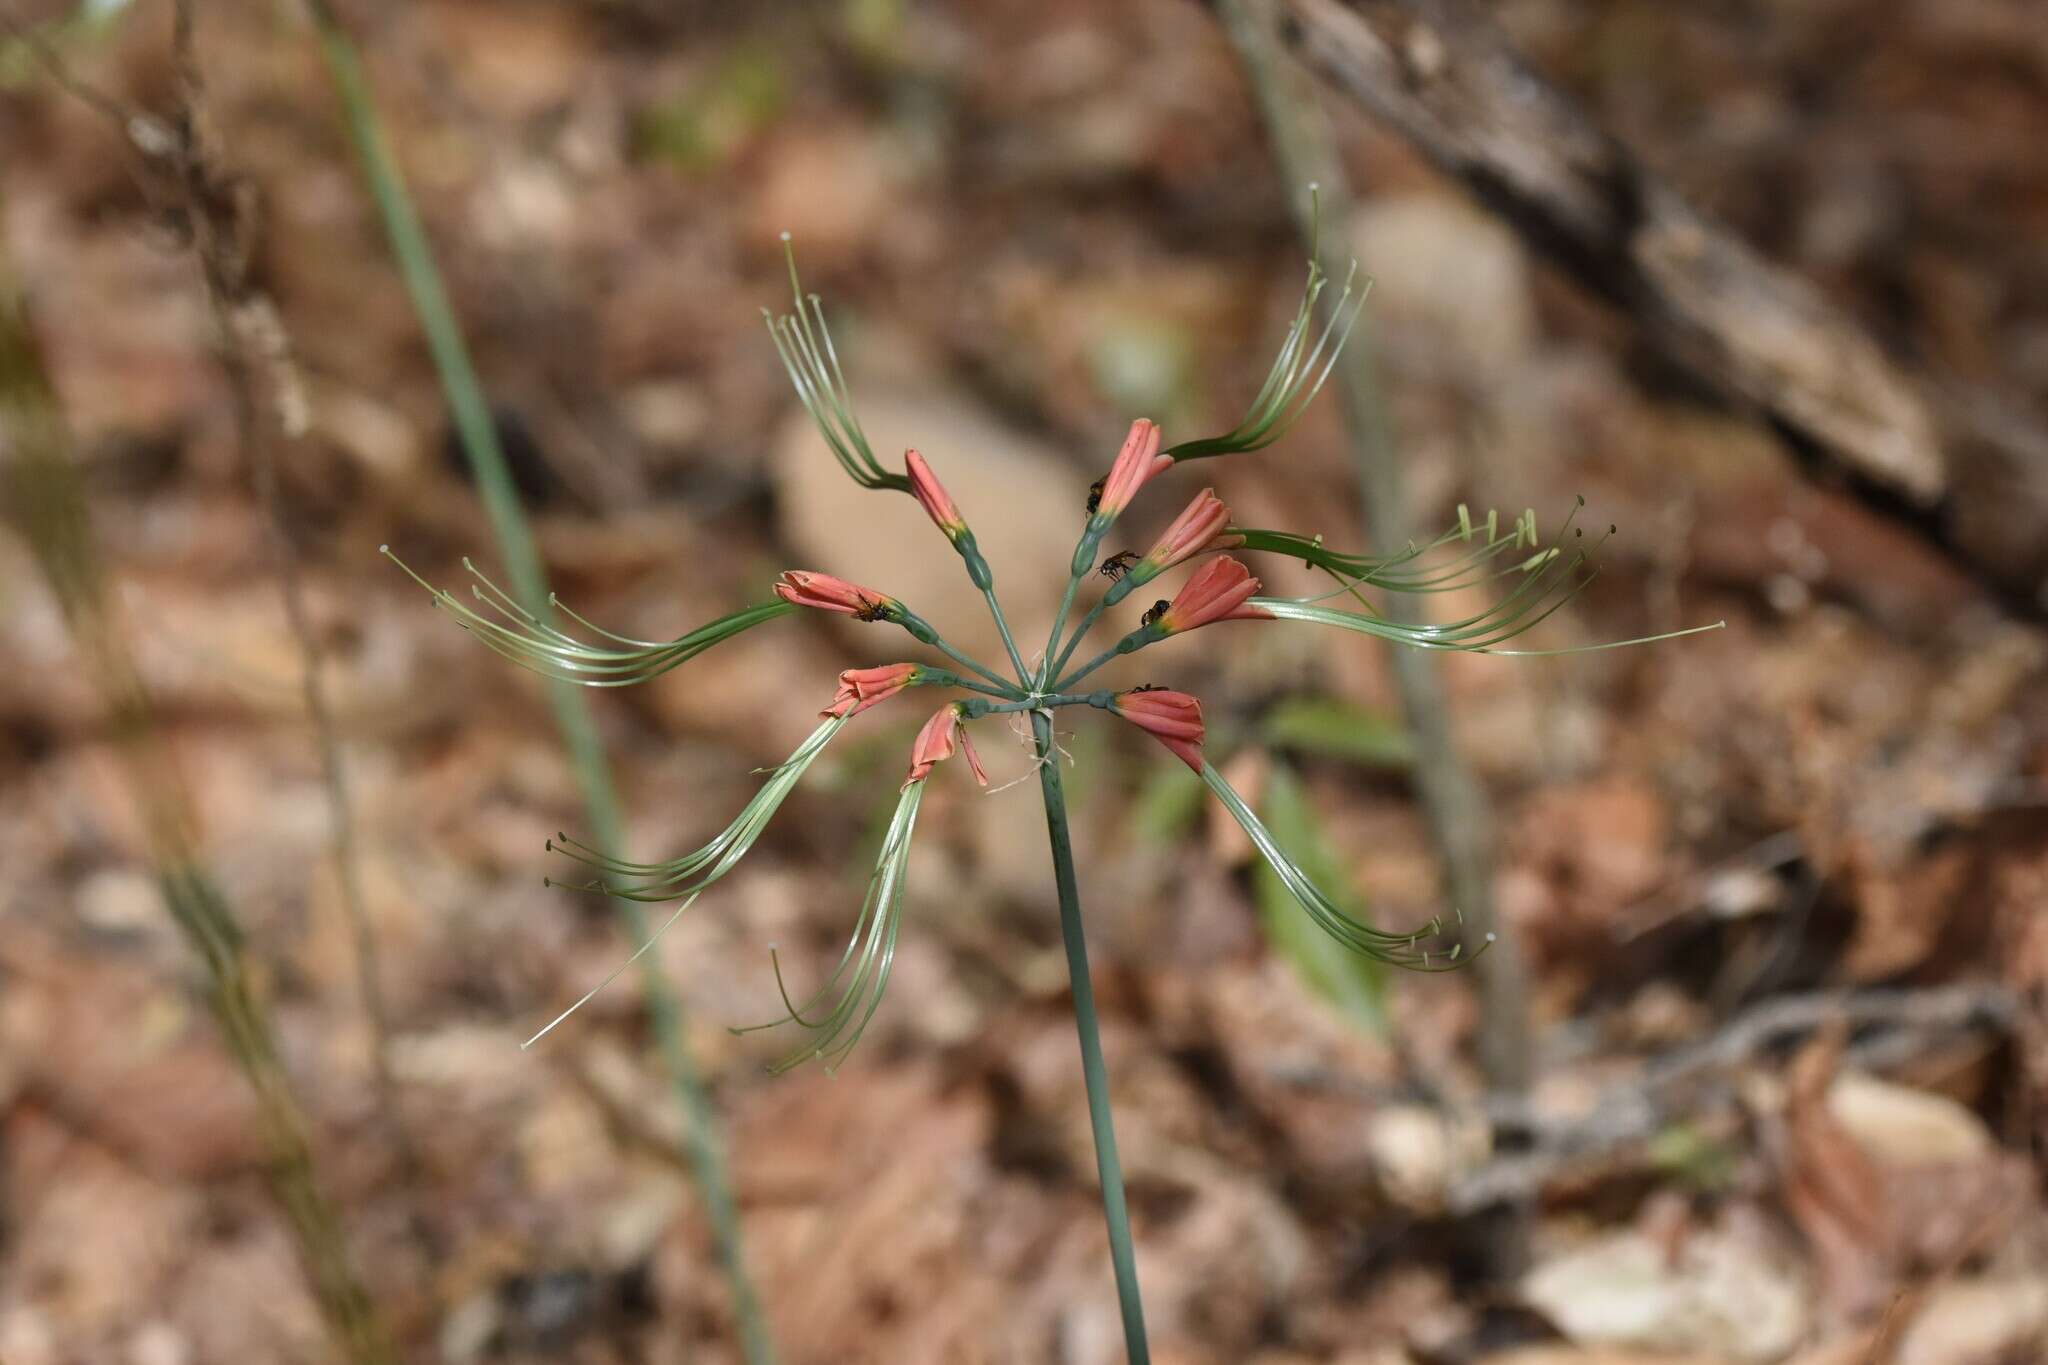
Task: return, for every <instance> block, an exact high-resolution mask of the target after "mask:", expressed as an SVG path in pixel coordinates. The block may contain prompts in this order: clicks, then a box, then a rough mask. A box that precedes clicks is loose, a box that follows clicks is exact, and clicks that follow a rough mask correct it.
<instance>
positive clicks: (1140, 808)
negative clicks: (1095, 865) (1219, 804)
mask: <svg viewBox="0 0 2048 1365" xmlns="http://www.w3.org/2000/svg"><path fill="white" fill-rule="evenodd" d="M1208 795H1209V790H1208V788H1206V787H1204V786H1203V785H1202V779H1201V778H1200V777H1199V776H1197V775H1196V773H1195V771H1194V770H1193V769H1192V768H1190V767H1188V765H1187V764H1185V763H1182V762H1181V761H1180V760H1178V759H1172V760H1168V761H1165V762H1161V763H1157V764H1155V765H1153V768H1152V771H1151V772H1150V773H1148V774H1147V775H1146V777H1145V781H1144V784H1143V785H1142V786H1140V787H1139V788H1138V794H1137V795H1136V796H1134V797H1132V798H1131V805H1130V822H1131V832H1132V833H1133V834H1135V835H1137V836H1138V838H1140V839H1142V840H1144V841H1145V842H1147V843H1154V844H1170V843H1173V842H1174V841H1175V840H1177V839H1179V838H1180V837H1181V836H1183V835H1185V834H1186V833H1187V832H1188V830H1189V829H1190V828H1192V827H1193V825H1194V823H1195V821H1196V820H1198V819H1199V818H1201V814H1202V801H1203V799H1204V798H1205V797H1207V796H1208Z"/></svg>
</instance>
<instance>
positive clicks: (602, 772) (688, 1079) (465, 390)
mask: <svg viewBox="0 0 2048 1365" xmlns="http://www.w3.org/2000/svg"><path fill="white" fill-rule="evenodd" d="M309 9H310V11H311V13H312V16H313V21H314V26H315V28H316V30H317V32H318V37H319V41H320V49H321V54H322V56H323V57H324V58H325V60H326V64H327V71H328V74H329V76H330V77H331V78H332V80H333V82H334V87H335V92H336V94H337V95H338V96H339V98H340V101H341V107H342V114H343V117H344V119H345V120H346V121H347V124H348V130H349V135H350V138H351V139H352V140H353V142H354V143H355V147H356V152H357V154H358V156H359V157H360V159H361V164H362V170H363V176H364V179H365V181H366V182H367V184H368V186H369V190H370V193H371V196H372V197H373V198H374V199H375V200H376V203H377V211H378V214H379V216H380V217H381V218H382V219H383V223H384V231H385V235H386V236H387V238H388V239H389V240H390V243H391V250H392V254H393V256H394V257H396V259H397V262H398V268H399V272H400V274H401V275H402V276H403V277H404V280H405V287H406V292H407V293H408V294H409V295H410V296H411V298H412V304H413V311H414V312H415V313H416V314H417V315H418V317H419V320H420V327H421V329H422V330H423V331H424V332H425V333H426V338H427V346H428V349H429V351H430V352H431V353H432V355H433V360H434V368H435V370H436V371H437V373H438V374H439V375H440V379H441V388H442V392H443V393H444V394H445V396H446V397H447V400H448V408H449V412H450V413H451V415H452V417H453V419H454V422H455V428H456V432H457V434H458V436H459V437H460V438H461V442H462V449H463V453H464V455H465V456H467V457H468V460H469V466H470V470H471V473H472V474H473V475H474V477H475V479H476V485H477V489H478V491H479V493H480V494H481V495H482V498H483V503H484V510H485V513H486V514H487V515H488V517H489V518H490V523H491V531H492V535H493V536H494V538H495V539H496V541H497V546H498V557H499V559H500V560H501V561H502V562H503V563H504V565H505V570H506V573H507V574H508V575H509V577H510V578H511V580H512V597H513V598H514V599H515V600H516V601H517V602H518V603H519V604H520V605H521V606H523V608H524V609H525V610H526V611H527V612H528V613H530V614H531V615H532V616H533V617H536V618H537V617H539V616H540V615H541V613H543V612H544V611H546V610H547V606H548V596H549V594H548V586H547V578H546V575H545V573H544V572H543V570H542V567H541V562H540V555H539V552H538V551H537V550H536V548H535V546H534V541H533V534H532V531H531V530H530V529H529V527H528V525H527V521H526V514H525V511H524V509H523V508H522V507H521V506H520V502H519V493H518V489H517V487H516V486H515V485H514V483H513V481H512V475H511V471H510V470H509V469H508V468H507V466H506V463H505V454H504V451H503V449H502V448H501V446H500V444H499V441H498V431H497V426H496V424H495V422H494V421H493V420H492V418H491V412H490V405H489V403H488V402H487V401H486V399H485V397H484V390H483V385H482V383H481V382H480V381H479V380H478V378H477V374H476V369H475V366H474V365H472V364H471V362H470V358H469V349H468V346H467V344H466V343H465V342H464V340H463V336H462V329H461V326H460V324H459V323H458V322H457V321H456V318H455V311H454V309H453V308H452V307H451V306H450V304H449V301H448V295H447V291H446V289H445V288H444V287H443V285H442V283H441V275H440V271H439V269H438V267H437V266H436V265H435V263H434V254H433V249H432V247H431V245H430V244H429V242H428V240H427V234H426V230H425V228H424V227H423V226H422V225H421V223H420V220H419V214H418V212H417V211H416V210H415V209H414V207H413V203H412V197H411V195H410V194H408V193H407V191H406V188H405V181H404V177H403V175H402V174H401V172H400V171H399V168H398V163H397V160H396V158H395V157H394V156H393V155H392V153H391V149H390V146H389V144H388V143H387V141H386V139H385V136H384V131H383V128H382V126H381V123H380V120H379V118H378V116H377V109H376V103H375V101H374V99H373V98H372V97H371V94H370V88H369V82H368V80H367V79H366V77H365V76H364V74H363V69H362V63H361V61H360V59H359V58H358V57H357V55H356V48H355V44H354V42H353V41H352V40H351V39H350V38H349V36H348V34H347V32H346V31H345V30H344V29H343V27H342V25H341V23H340V20H339V19H338V17H337V16H336V15H335V13H334V11H333V9H332V8H331V7H330V6H329V5H328V4H327V3H326V0H310V3H309ZM548 702H549V705H550V707H551V708H552V710H553V712H554V716H555V724H556V727H557V728H558V729H559V730H560V731H561V733H562V741H563V744H564V746H565V747H566V748H567V749H568V751H569V757H570V761H571V763H572V764H573V765H574V768H575V771H576V776H577V783H578V785H579V786H580V787H581V789H582V794H583V804H584V806H585V808H586V810H587V811H588V813H589V820H590V828H591V832H592V835H593V837H594V838H595V839H596V841H597V844H598V846H599V847H600V848H602V849H605V850H607V851H608V852H611V853H614V854H616V853H618V852H619V851H621V850H622V849H623V848H624V846H625V840H624V825H623V822H622V821H621V819H620V815H619V803H618V798H617V795H616V793H615V791H614V788H613V785H612V780H611V771H610V766H609V764H608V763H607V761H606V759H605V753H604V745H603V742H602V740H601V738H600V737H599V735H598V730H597V724H596V721H595V719H594V717H593V716H592V715H591V712H590V709H589V707H588V705H587V704H586V702H585V701H584V699H583V697H582V696H581V694H579V693H578V692H577V691H576V689H575V687H574V686H572V685H571V684H570V683H568V682H566V681H563V680H559V679H558V680H556V681H555V682H554V683H553V684H552V685H550V687H549V688H548ZM615 904H616V905H617V907H618V914H619V919H620V922H621V924H622V926H623V927H624V930H625V933H626V936H627V937H628V938H629V939H631V940H632V941H633V942H635V943H645V942H647V941H648V939H649V935H648V932H647V920H646V916H645V915H644V914H642V913H641V911H640V908H639V906H638V904H637V903H635V902H633V901H631V900H624V899H622V900H619V901H617V902H615ZM640 980H641V989H642V991H643V992H644V994H645V996H646V1000H647V1010H648V1015H649V1019H650V1022H651V1024H652V1027H653V1030H654V1034H655V1036H656V1038H657V1039H658V1040H659V1044H660V1051H661V1055H662V1058H663V1062H664V1064H665V1065H666V1067H667V1068H668V1070H669V1073H670V1078H671V1081H672V1083H673V1084H674V1087H675V1090H676V1097H677V1100H678V1102H679V1103H680V1104H681V1106H682V1108H683V1111H684V1115H685V1117H686V1119H687V1142H688V1146H689V1155H690V1162H691V1167H692V1170H693V1173H694V1174H695V1177H696V1181H697V1187H698V1192H699V1194H700V1195H701V1196H702V1197H703V1199H704V1204H705V1208H706V1211H707V1212H708V1214H709V1216H710V1221H711V1224H712V1231H713V1237H714V1239H715V1240H716V1242H717V1245H718V1251H719V1259H720V1261H721V1263H722V1264H723V1267H724V1270H725V1274H726V1278H727V1281H728V1283H729V1285H730V1287H731V1290H732V1296H733V1311H734V1316H735V1318H736V1319H737V1322H738V1325H739V1332H740V1338H741V1345H742V1348H743V1350H744V1351H745V1355H746V1359H747V1360H748V1362H749V1365H765V1363H766V1362H770V1361H773V1360H774V1358H775V1353H774V1348H773V1345H772V1344H771V1342H770V1339H769V1336H768V1328H767V1323H766V1321H765V1319H764V1318H763V1317H762V1314H761V1308H760V1303H759V1300H758V1298H757V1297H756V1295H755V1292H754V1288H753V1285H752V1282H751V1281H750V1279H749V1278H748V1275H747V1271H746V1265H745V1260H744V1257H743V1254H742V1251H741V1246H740V1230H739V1214H738V1211H737V1208H736V1205H735V1203H734V1200H733V1195H732V1183H731V1181H730V1179H729V1178H728V1177H727V1175H726V1170H725V1156H724V1153H723V1151H722V1149H721V1145H720V1142H719V1139H718V1136H717V1131H716V1121H715V1118H714V1115H713V1113H712V1109H711V1101H710V1098H709V1097H708V1096H707V1095H706V1093H705V1090H704V1084H703V1081H702V1079H701V1077H700V1076H699V1074H698V1070H697V1064H696V1061H695V1058H694V1057H693V1056H692V1055H691V1053H690V1050H689V1045H688V1040H687V1037H686V1033H685V1024H684V1017H683V1010H682V1005H681V1002H680V1001H679V1000H678V999H677V997H676V995H675V992H674V991H672V990H671V989H670V988H669V985H668V982H667V980H666V979H665V978H664V977H663V976H662V975H661V972H660V970H659V968H658V966H657V965H656V963H655V961H654V959H652V958H644V959H642V961H641V973H640Z"/></svg>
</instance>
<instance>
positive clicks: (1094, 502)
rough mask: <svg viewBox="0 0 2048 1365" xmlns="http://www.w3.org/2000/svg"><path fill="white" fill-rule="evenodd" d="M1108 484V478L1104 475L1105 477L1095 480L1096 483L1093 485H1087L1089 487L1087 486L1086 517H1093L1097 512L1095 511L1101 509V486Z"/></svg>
mask: <svg viewBox="0 0 2048 1365" xmlns="http://www.w3.org/2000/svg"><path fill="white" fill-rule="evenodd" d="M1108 482H1109V476H1108V475H1106V474H1105V475H1103V476H1102V477H1101V478H1099V479H1097V480H1096V481H1095V482H1094V483H1091V484H1089V485H1088V515H1089V516H1091V517H1092V516H1094V515H1095V513H1096V512H1097V511H1098V510H1099V509H1100V508H1101V506H1102V486H1103V485H1104V484H1106V483H1108Z"/></svg>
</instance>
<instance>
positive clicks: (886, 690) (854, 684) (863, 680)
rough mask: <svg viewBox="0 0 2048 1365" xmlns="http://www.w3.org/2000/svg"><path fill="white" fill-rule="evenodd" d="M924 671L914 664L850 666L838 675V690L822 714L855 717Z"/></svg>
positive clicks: (892, 694)
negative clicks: (875, 666)
mask: <svg viewBox="0 0 2048 1365" xmlns="http://www.w3.org/2000/svg"><path fill="white" fill-rule="evenodd" d="M922 671H923V670H922V669H920V668H919V667H918V666H917V665H916V664H883V665H882V666H881V667H879V668H849V669H847V670H846V671H845V672H844V673H841V674H840V675H839V691H838V692H836V693H835V694H833V697H832V704H831V705H830V706H828V707H826V708H825V709H824V710H822V711H820V712H819V713H818V714H819V715H821V716H839V717H841V718H842V719H843V718H845V717H848V716H857V715H859V714H860V713H861V712H863V711H865V710H867V709H868V708H869V707H870V706H873V705H875V704H876V703H877V702H885V701H887V700H889V698H891V697H893V696H895V695H896V694H897V693H898V692H901V691H902V690H903V689H904V688H906V687H908V686H910V685H911V684H912V683H913V682H915V681H917V676H918V674H919V673H921V672H922Z"/></svg>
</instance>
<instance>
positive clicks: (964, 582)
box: [773, 378, 1115, 673]
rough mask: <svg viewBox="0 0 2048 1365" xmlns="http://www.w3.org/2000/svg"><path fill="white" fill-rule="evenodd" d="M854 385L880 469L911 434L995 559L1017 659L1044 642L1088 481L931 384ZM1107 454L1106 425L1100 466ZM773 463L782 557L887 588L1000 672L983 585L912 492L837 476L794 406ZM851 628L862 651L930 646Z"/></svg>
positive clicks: (887, 654) (891, 463)
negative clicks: (879, 489) (874, 488)
mask: <svg viewBox="0 0 2048 1365" xmlns="http://www.w3.org/2000/svg"><path fill="white" fill-rule="evenodd" d="M852 388H853V394H854V410H855V411H856V412H857V413H858V414H859V416H860V420H861V424H862V426H863V427H864V428H865V429H866V431H867V434H868V439H869V441H870V442H871V443H872V445H873V447H874V451H875V455H876V457H877V458H878V459H880V460H881V461H882V463H883V464H884V465H885V466H886V467H888V468H891V469H901V468H902V466H903V451H904V449H905V448H906V447H910V446H914V447H916V448H917V449H918V450H920V451H922V452H923V453H924V455H925V458H926V459H928V460H930V461H931V464H932V468H933V470H934V471H935V472H936V473H937V474H938V476H939V480H940V481H941V482H942V483H943V484H945V486H946V491H947V492H949V493H950V494H952V497H953V501H954V503H955V504H956V505H957V506H958V507H959V508H960V511H961V514H962V515H963V516H965V517H966V518H967V523H968V525H969V526H970V527H972V528H973V531H974V535H975V539H976V540H977V541H978V542H979V544H980V546H981V551H982V553H983V555H985V556H986V557H987V559H988V562H989V565H990V567H991V568H992V569H993V570H994V573H995V586H996V593H997V595H998V596H999V597H1000V598H1001V600H1002V603H1003V609H1004V611H1005V612H1006V613H1007V615H1008V617H1009V621H1010V628H1011V630H1012V631H1013V632H1014V633H1015V634H1016V637H1017V644H1018V648H1019V649H1021V650H1022V651H1023V652H1024V654H1025V656H1026V658H1027V660H1028V659H1029V657H1030V656H1031V655H1032V654H1034V653H1036V652H1037V651H1038V650H1039V649H1040V648H1041V647H1042V646H1043V645H1044V643H1045V632H1046V630H1047V629H1048V628H1049V627H1050V625H1051V624H1052V613H1053V611H1054V609H1055V608H1056V607H1057V606H1058V605H1059V596H1060V593H1061V591H1062V590H1063V589H1064V588H1065V587H1066V581H1067V566H1068V563H1069V561H1070V558H1071V556H1072V554H1073V550H1074V542H1075V540H1076V538H1077V537H1078V536H1079V535H1080V532H1081V526H1082V522H1083V521H1084V520H1085V516H1086V513H1085V511H1084V509H1085V507H1086V505H1087V501H1088V480H1087V479H1086V478H1085V477H1083V476H1082V474H1081V471H1080V469H1079V468H1077V467H1076V466H1075V465H1074V464H1072V463H1070V462H1069V461H1067V460H1065V459H1063V458H1061V456H1060V455H1059V454H1058V452H1056V451H1055V450H1053V449H1052V448H1051V447H1049V446H1047V445H1046V444H1045V443H1044V442H1042V441H1039V440H1036V439H1034V438H1032V437H1029V436H1026V435H1023V434H1022V433H1020V432H1016V431H1013V430H1010V429H1008V428H1006V427H1004V426H1002V425H1001V424H1000V423H998V422H997V421H996V420H995V419H994V417H992V416H991V415H990V414H989V413H987V412H986V411H985V410H983V409H981V408H979V407H976V406H974V405H972V404H970V403H968V402H966V401H964V400H963V399H961V398H958V397H956V396H953V395H950V394H947V393H944V392H941V391H939V390H938V389H937V388H936V387H935V386H932V385H928V384H920V385H917V386H915V387H908V386H905V387H883V386H868V387H863V386H862V384H861V382H860V381H859V379H858V378H855V379H854V380H853V384H852ZM1114 454H1115V443H1114V441H1113V440H1112V439H1110V438H1109V437H1108V436H1107V435H1105V441H1104V448H1103V452H1102V461H1101V463H1102V467H1103V470H1104V471H1105V472H1106V471H1107V470H1108V468H1109V461H1110V458H1111V457H1112V456H1113V455H1114ZM773 465H774V475H773V476H774V481H775V490H776V509H777V517H778V529H779V531H780V534H781V538H782V541H783V543H784V544H785V545H787V546H788V547H789V552H790V554H791V555H792V556H794V561H795V562H793V563H791V564H790V565H789V566H788V567H790V568H797V569H812V570H816V571H818V572H821V573H829V574H833V575H836V576H837V577H840V578H844V579H848V580H850V581H852V582H855V583H859V584H861V585H862V586H864V587H869V588H873V589H875V590H876V591H878V592H884V593H888V594H889V595H890V596H892V597H898V598H900V599H902V601H903V602H904V603H905V604H906V605H907V606H908V607H909V608H910V609H911V610H912V611H915V612H916V613H918V615H920V616H922V617H924V618H925V619H926V620H927V621H930V622H931V623H932V625H933V626H935V627H937V629H938V630H939V632H940V634H942V635H944V636H945V637H946V638H947V639H948V640H950V641H951V642H952V643H953V644H954V645H956V646H957V647H959V648H961V649H963V650H965V651H966V652H967V653H969V654H971V655H973V656H974V657H976V658H978V659H980V660H981V661H982V662H983V663H985V664H987V665H989V666H990V667H991V668H995V669H997V670H998V671H1001V672H1005V673H1007V672H1008V666H1007V659H1006V656H1005V655H1004V653H1003V646H1002V639H1001V637H1000V636H999V635H998V634H997V633H996V629H995V626H994V624H993V622H992V621H991V620H990V618H989V613H988V608H987V606H986V605H985V604H984V603H983V602H982V600H981V594H980V593H979V592H978V591H976V589H975V587H974V585H973V584H972V583H970V582H969V581H968V579H967V574H966V571H965V569H964V568H963V566H962V565H961V563H960V559H959V556H958V555H956V554H955V553H954V551H953V549H952V547H951V546H950V545H948V544H947V543H946V539H945V537H944V536H942V535H941V534H940V533H939V531H938V528H937V527H935V526H933V525H932V524H931V522H930V520H929V519H928V518H927V517H926V516H925V514H924V511H923V509H922V508H920V507H919V506H918V504H917V501H916V500H915V499H914V498H911V497H908V496H906V495H904V494H900V493H876V492H870V491H868V490H866V489H863V488H861V487H860V486H859V485H857V484H855V483H854V482H853V481H852V480H850V479H849V478H847V476H846V474H845V473H844V471H842V470H841V469H840V468H839V465H838V462H837V461H835V460H834V459H833V458H832V454H831V452H830V451H829V450H828V449H827V448H826V446H825V443H824V439H823V438H822V437H821V436H820V435H819V434H818V432H817V429H816V428H815V427H814V426H813V425H812V424H811V421H810V418H809V416H808V415H807V414H806V413H805V412H804V411H803V410H802V409H801V408H798V407H794V406H793V407H792V409H791V412H790V415H789V417H788V418H787V419H786V420H785V421H784V422H783V424H782V426H781V428H780V429H779V430H778V432H777V434H776V439H775V443H774V455H773ZM850 629H851V630H854V631H860V632H862V634H861V635H860V636H859V637H858V638H859V640H860V643H861V648H860V653H861V656H862V657H863V658H867V659H874V660H883V659H889V658H914V659H923V658H930V657H933V651H930V650H927V649H925V648H923V647H922V646H919V645H918V644H916V642H914V641H912V640H911V639H910V638H909V637H907V636H905V635H904V634H903V633H902V632H901V631H899V630H897V629H896V628H895V627H893V626H870V625H861V624H858V623H854V624H852V625H851V626H850ZM877 637H879V638H877ZM849 662H851V661H849Z"/></svg>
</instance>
